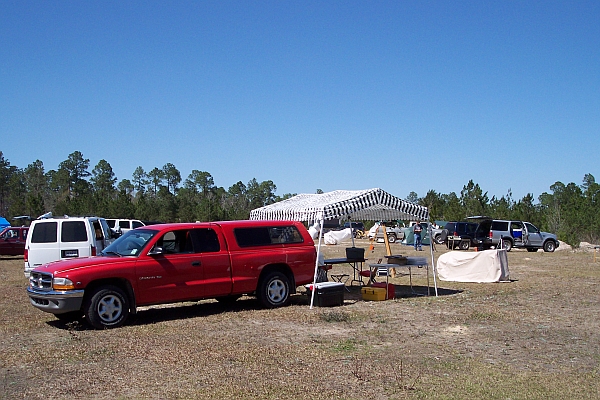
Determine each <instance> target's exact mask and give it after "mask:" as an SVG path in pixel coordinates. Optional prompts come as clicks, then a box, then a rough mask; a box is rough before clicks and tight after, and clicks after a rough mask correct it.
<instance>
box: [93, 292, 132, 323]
mask: <svg viewBox="0 0 600 400" xmlns="http://www.w3.org/2000/svg"><path fill="white" fill-rule="evenodd" d="M85 316H86V318H87V321H88V323H89V324H90V325H91V326H93V327H94V328H96V329H106V328H116V327H119V326H121V325H123V324H124V323H125V320H126V319H127V317H128V316H129V301H128V300H127V296H126V295H125V293H124V292H123V291H122V290H121V289H119V288H118V287H116V286H112V285H108V286H101V287H99V288H97V289H96V290H95V291H94V292H93V293H92V295H91V296H90V298H89V300H88V301H87V303H86V306H85Z"/></svg>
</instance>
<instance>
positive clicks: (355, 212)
mask: <svg viewBox="0 0 600 400" xmlns="http://www.w3.org/2000/svg"><path fill="white" fill-rule="evenodd" d="M344 218H347V219H353V220H360V221H391V220H395V219H402V220H421V221H427V220H429V212H428V210H427V207H423V206H419V205H417V204H414V203H411V202H408V201H405V200H402V199H400V198H398V197H396V196H392V195H391V194H389V193H387V192H385V191H384V190H381V189H378V188H375V189H367V190H334V191H333V192H328V193H322V194H299V195H296V196H294V197H292V198H289V199H287V200H283V201H280V202H278V203H274V204H270V205H268V206H265V207H260V208H257V209H254V210H252V211H251V212H250V219H267V220H268V219H275V220H292V221H307V222H316V221H323V220H329V219H344Z"/></svg>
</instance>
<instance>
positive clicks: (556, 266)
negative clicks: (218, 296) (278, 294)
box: [0, 241, 600, 400]
mask: <svg viewBox="0 0 600 400" xmlns="http://www.w3.org/2000/svg"><path fill="white" fill-rule="evenodd" d="M357 242H358V244H357V245H358V246H360V247H365V248H366V247H368V242H367V241H362V242H361V241H357ZM345 247H346V246H345V245H341V246H326V247H324V252H325V254H326V258H332V257H336V256H338V257H339V256H341V255H342V254H343V252H344V248H345ZM392 249H393V250H392V251H393V252H394V254H404V255H417V253H415V252H414V251H413V250H412V249H411V248H410V247H406V246H402V245H400V244H393V245H392ZM443 251H445V250H443V249H441V246H438V251H437V252H436V253H435V255H436V257H437V256H439V255H440V254H442V252H443ZM383 252H384V248H383V245H378V246H377V247H376V249H375V252H374V253H369V254H368V255H367V257H368V258H369V259H372V260H375V259H377V258H379V257H380V256H381V255H382V254H383ZM418 255H419V256H422V255H427V256H428V255H429V253H428V252H422V253H418ZM509 268H510V275H511V279H512V281H511V282H509V283H494V284H472V283H452V282H438V286H439V288H440V290H439V297H435V296H429V297H428V296H415V295H412V294H411V292H410V290H409V287H408V277H406V276H398V277H396V278H394V279H392V282H393V283H394V284H395V285H396V288H397V292H399V293H400V295H401V297H400V298H397V299H395V300H389V301H385V302H365V301H361V300H359V297H360V296H359V295H358V289H356V288H353V290H352V293H347V295H348V296H347V298H346V300H345V304H344V306H342V307H331V308H318V307H315V308H314V309H312V310H310V309H309V307H308V298H307V296H306V295H305V294H303V293H298V294H297V295H295V296H294V297H293V300H292V305H291V306H290V307H285V308H281V309H275V310H265V309H261V308H260V306H259V305H258V303H257V302H256V301H255V300H254V299H252V298H242V299H240V300H239V301H238V302H236V303H235V304H234V305H233V306H232V307H229V308H227V307H224V306H222V305H219V304H217V303H216V302H214V301H212V300H206V301H202V302H198V303H184V304H176V305H169V306H163V307H152V308H148V309H144V310H142V311H140V312H139V314H138V315H137V316H136V317H135V319H133V320H131V321H130V322H129V323H128V324H127V325H126V326H124V327H122V328H118V329H113V330H106V331H96V330H90V329H87V328H85V327H84V326H81V325H78V324H70V325H64V324H62V323H60V322H59V321H58V320H56V319H55V318H54V317H53V316H52V315H50V314H46V313H42V312H41V311H38V310H37V309H35V308H33V307H32V306H31V305H30V304H29V301H28V298H27V296H26V293H25V287H26V280H25V278H24V277H23V273H22V270H23V260H22V258H17V257H0V278H1V279H0V285H1V287H0V319H1V320H2V324H1V325H0V331H1V338H0V360H1V362H0V397H2V398H10V399H19V398H21V399H69V398H75V399H84V398H86V399H87V398H97V399H196V398H198V399H297V398H310V399H405V398H408V399H426V398H427V399H467V398H468V399H513V400H514V399H591V398H600V368H599V365H600V349H599V344H600V259H599V260H598V261H596V262H594V259H593V254H590V253H573V252H567V251H560V252H555V253H543V252H537V253H528V252H526V251H515V250H513V251H511V252H510V253H509ZM341 271H345V272H350V268H349V267H344V266H336V267H335V268H334V270H333V272H334V273H335V272H341ZM425 276H426V275H425V269H414V272H413V284H414V285H415V286H416V290H417V291H421V292H423V291H424V290H425V285H426V279H425ZM431 283H432V284H433V280H431Z"/></svg>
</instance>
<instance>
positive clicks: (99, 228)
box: [24, 216, 113, 277]
mask: <svg viewBox="0 0 600 400" xmlns="http://www.w3.org/2000/svg"><path fill="white" fill-rule="evenodd" d="M112 242H113V234H112V231H111V230H110V228H109V227H108V224H107V223H106V220H105V219H104V218H98V217H68V216H65V217H61V218H52V217H49V218H48V217H46V218H42V219H36V220H35V221H32V222H31V226H30V228H29V234H28V235H27V240H26V242H25V254H24V258H25V276H26V277H29V272H31V270H33V269H34V268H36V267H39V266H40V265H42V264H46V263H49V262H52V261H57V260H64V259H68V258H74V257H88V256H95V255H96V254H97V253H100V252H101V251H102V250H104V248H105V247H106V246H108V245H109V244H110V243H112Z"/></svg>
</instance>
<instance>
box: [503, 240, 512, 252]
mask: <svg viewBox="0 0 600 400" xmlns="http://www.w3.org/2000/svg"><path fill="white" fill-rule="evenodd" d="M502 248H503V249H504V250H506V251H510V249H512V242H511V241H510V239H502Z"/></svg>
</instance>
